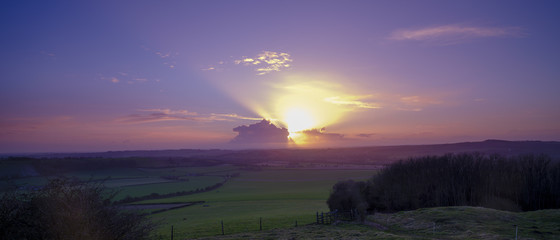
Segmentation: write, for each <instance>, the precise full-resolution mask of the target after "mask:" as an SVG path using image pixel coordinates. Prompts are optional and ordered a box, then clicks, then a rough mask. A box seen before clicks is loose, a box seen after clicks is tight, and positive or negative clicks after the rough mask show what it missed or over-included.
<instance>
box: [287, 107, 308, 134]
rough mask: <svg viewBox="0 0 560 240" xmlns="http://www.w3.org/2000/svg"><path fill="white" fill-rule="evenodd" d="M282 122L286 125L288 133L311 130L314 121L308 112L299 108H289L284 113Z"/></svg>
mask: <svg viewBox="0 0 560 240" xmlns="http://www.w3.org/2000/svg"><path fill="white" fill-rule="evenodd" d="M284 122H285V123H286V125H288V131H290V133H295V132H299V131H302V130H306V129H311V128H312V127H313V126H314V125H315V121H314V119H313V117H312V116H311V114H309V112H308V111H305V110H303V109H301V108H290V109H288V110H287V111H286V112H285V113H284Z"/></svg>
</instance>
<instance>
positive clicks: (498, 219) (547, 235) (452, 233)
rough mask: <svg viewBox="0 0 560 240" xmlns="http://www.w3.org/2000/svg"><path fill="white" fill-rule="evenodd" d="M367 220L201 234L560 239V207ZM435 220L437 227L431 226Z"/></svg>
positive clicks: (425, 212) (441, 211)
mask: <svg viewBox="0 0 560 240" xmlns="http://www.w3.org/2000/svg"><path fill="white" fill-rule="evenodd" d="M367 221H368V222H366V224H358V223H340V224H336V225H316V224H314V225H307V226H300V227H290V228H284V229H273V230H267V231H253V232H245V233H239V234H230V235H225V236H213V237H205V238H202V239H230V240H231V239H515V227H514V225H517V226H518V232H517V236H518V239H551V240H552V239H560V210H558V209H554V210H540V211H534V212H523V213H513V212H506V211H498V210H493V209H487V208H479V207H440V208H427V209H418V210H414V211H405V212H398V213H394V214H375V215H373V216H369V217H368V220H367ZM434 226H435V227H434Z"/></svg>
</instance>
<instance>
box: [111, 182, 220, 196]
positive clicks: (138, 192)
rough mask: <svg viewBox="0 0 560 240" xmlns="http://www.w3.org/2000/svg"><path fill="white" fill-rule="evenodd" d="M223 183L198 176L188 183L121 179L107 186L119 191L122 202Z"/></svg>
mask: <svg viewBox="0 0 560 240" xmlns="http://www.w3.org/2000/svg"><path fill="white" fill-rule="evenodd" d="M135 180H136V181H138V183H137V184H132V185H125V186H122V185H121V186H119V184H131V182H134V181H135ZM222 181H223V178H222V177H219V176H196V177H189V179H188V181H170V180H165V179H161V178H147V179H121V180H114V181H111V180H109V181H107V182H106V186H107V187H111V186H112V188H114V189H116V190H117V191H119V193H118V194H117V196H115V200H120V199H122V198H125V197H126V196H131V197H139V196H145V195H150V194H152V193H157V194H160V195H161V194H168V193H175V192H182V191H186V192H188V191H195V190H196V189H203V188H205V187H208V186H212V185H214V184H216V183H220V182H222Z"/></svg>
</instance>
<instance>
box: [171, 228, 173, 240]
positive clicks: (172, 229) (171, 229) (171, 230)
mask: <svg viewBox="0 0 560 240" xmlns="http://www.w3.org/2000/svg"><path fill="white" fill-rule="evenodd" d="M171 240H173V225H171Z"/></svg>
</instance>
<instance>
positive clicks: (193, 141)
mask: <svg viewBox="0 0 560 240" xmlns="http://www.w3.org/2000/svg"><path fill="white" fill-rule="evenodd" d="M558 12H560V2H559V1H539V2H534V1H487V0H485V1H398V0H397V1H212V0H210V1H9V2H3V3H2V7H1V8H0V19H1V21H0V30H1V32H2V37H1V38H0V49H1V53H2V54H1V55H0V113H1V114H0V152H1V153H27V152H29V153H31V152H87V151H115V150H151V149H154V150H155V149H184V148H202V149H210V148H232V149H237V148H255V147H270V148H282V147H314V148H315V147H345V146H377V145H402V144H433V143H452V142H464V141H481V140H485V139H504V140H541V141H560V94H559V90H560V44H559V43H560V27H559V26H558V23H559V22H560V14H558ZM263 119H265V120H264V121H263Z"/></svg>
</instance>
